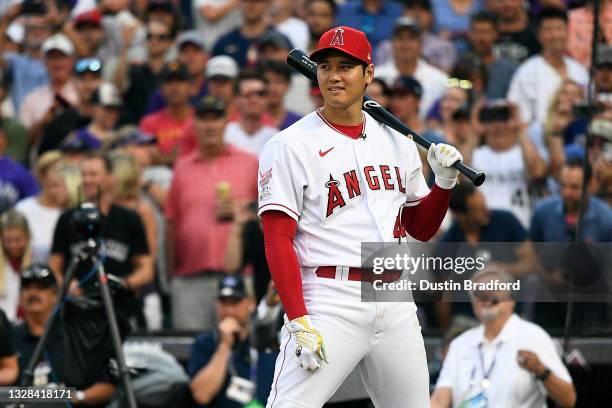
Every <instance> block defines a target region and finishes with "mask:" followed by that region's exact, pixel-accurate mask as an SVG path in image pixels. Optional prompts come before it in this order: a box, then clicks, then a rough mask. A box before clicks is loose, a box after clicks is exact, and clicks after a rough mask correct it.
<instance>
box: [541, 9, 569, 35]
mask: <svg viewBox="0 0 612 408" xmlns="http://www.w3.org/2000/svg"><path fill="white" fill-rule="evenodd" d="M554 19H559V20H563V22H564V23H565V24H567V12H566V11H565V10H561V9H559V8H556V7H547V8H544V9H542V11H540V14H539V15H538V23H537V28H538V30H539V29H540V27H542V23H543V22H544V21H546V20H554Z"/></svg>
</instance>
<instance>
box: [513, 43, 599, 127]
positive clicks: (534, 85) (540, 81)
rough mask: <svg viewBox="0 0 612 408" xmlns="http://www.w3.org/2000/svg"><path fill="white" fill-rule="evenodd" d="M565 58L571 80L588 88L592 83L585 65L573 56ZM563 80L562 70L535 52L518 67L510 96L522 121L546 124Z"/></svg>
mask: <svg viewBox="0 0 612 408" xmlns="http://www.w3.org/2000/svg"><path fill="white" fill-rule="evenodd" d="M564 60H565V67H566V69H567V77H568V79H571V80H573V81H576V82H577V83H578V84H580V85H581V86H583V87H584V88H585V89H586V87H587V84H588V82H589V74H588V72H587V70H586V68H584V67H583V66H582V65H581V64H580V63H579V62H578V61H576V60H575V59H573V58H570V57H565V58H564ZM562 81H563V78H561V76H560V75H559V73H558V72H557V71H556V70H555V69H554V68H553V67H552V66H551V65H550V64H549V63H548V62H546V60H545V59H544V58H543V57H542V56H541V55H535V56H533V57H531V58H529V59H528V60H527V61H525V62H523V63H522V64H521V65H520V66H519V67H518V69H517V70H516V73H515V74H514V76H513V77H512V81H511V82H510V88H509V90H508V99H509V100H510V101H512V102H514V103H515V104H516V105H517V106H518V107H519V109H520V111H521V118H522V120H523V122H525V123H527V124H530V123H532V122H534V121H537V122H540V123H544V122H545V121H546V116H547V115H548V108H549V106H550V104H551V102H552V99H553V98H554V96H555V93H556V92H557V90H558V89H559V87H560V86H561V82H562Z"/></svg>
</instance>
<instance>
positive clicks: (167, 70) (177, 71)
mask: <svg viewBox="0 0 612 408" xmlns="http://www.w3.org/2000/svg"><path fill="white" fill-rule="evenodd" d="M159 77H160V79H161V81H162V82H166V81H170V80H172V79H178V80H181V81H188V80H189V72H187V67H186V66H185V65H183V64H179V63H178V62H170V63H169V64H166V65H165V66H164V68H163V69H162V70H161V73H160V74H159Z"/></svg>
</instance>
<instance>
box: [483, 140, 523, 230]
mask: <svg viewBox="0 0 612 408" xmlns="http://www.w3.org/2000/svg"><path fill="white" fill-rule="evenodd" d="M472 164H473V166H474V168H475V169H478V170H481V171H483V172H485V173H486V174H487V182H486V183H484V184H483V185H482V186H481V187H480V191H481V192H482V194H484V196H485V199H486V201H487V205H488V206H489V207H490V208H495V209H502V210H507V211H510V212H512V213H513V214H514V215H515V216H516V218H518V219H519V221H520V222H521V224H523V226H524V227H528V226H529V219H530V217H531V198H530V196H529V189H528V184H527V169H526V168H525V163H524V162H523V153H522V152H521V147H520V146H519V145H518V144H516V145H514V146H512V147H511V148H510V149H508V150H506V151H503V152H497V151H494V150H492V149H491V148H490V147H489V146H481V147H479V148H477V149H476V150H474V154H473V156H472Z"/></svg>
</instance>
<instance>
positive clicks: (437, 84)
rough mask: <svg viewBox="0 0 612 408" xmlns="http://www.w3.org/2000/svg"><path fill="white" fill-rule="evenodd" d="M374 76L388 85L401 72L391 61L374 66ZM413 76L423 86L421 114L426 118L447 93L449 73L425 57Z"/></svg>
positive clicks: (418, 63) (391, 83) (390, 84)
mask: <svg viewBox="0 0 612 408" xmlns="http://www.w3.org/2000/svg"><path fill="white" fill-rule="evenodd" d="M374 76H375V77H376V78H380V79H382V80H383V81H385V82H386V83H387V85H389V86H393V83H394V82H395V80H396V79H397V78H398V77H399V76H400V74H399V71H398V70H397V68H396V66H395V62H393V61H391V62H388V63H386V64H383V65H381V66H380V67H374ZM413 76H414V78H415V79H416V80H417V81H419V82H420V84H421V86H422V87H423V96H421V103H420V106H419V116H421V117H422V118H425V117H426V116H427V114H428V113H429V111H430V109H431V107H432V106H433V104H434V103H436V101H437V100H438V99H440V98H442V97H443V96H444V94H445V93H446V89H447V84H448V75H446V73H444V71H442V70H440V69H438V68H436V67H434V66H433V65H431V64H429V63H428V62H426V61H425V60H424V59H419V61H418V62H417V66H416V70H415V71H414V75H413Z"/></svg>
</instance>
